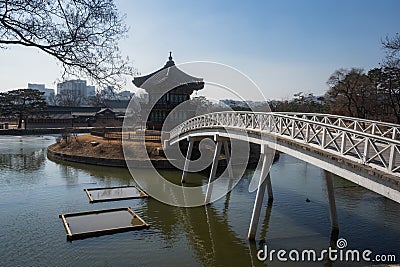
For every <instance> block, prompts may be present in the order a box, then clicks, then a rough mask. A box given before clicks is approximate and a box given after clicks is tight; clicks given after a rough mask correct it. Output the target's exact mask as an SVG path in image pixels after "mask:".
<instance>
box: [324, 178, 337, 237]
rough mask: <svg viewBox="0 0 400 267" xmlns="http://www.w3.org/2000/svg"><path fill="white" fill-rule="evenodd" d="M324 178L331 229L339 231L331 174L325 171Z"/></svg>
mask: <svg viewBox="0 0 400 267" xmlns="http://www.w3.org/2000/svg"><path fill="white" fill-rule="evenodd" d="M325 179H326V191H327V193H328V202H329V214H330V219H331V227H332V231H339V222H338V216H337V211H336V201H335V192H334V190H333V174H332V173H330V172H328V171H326V172H325Z"/></svg>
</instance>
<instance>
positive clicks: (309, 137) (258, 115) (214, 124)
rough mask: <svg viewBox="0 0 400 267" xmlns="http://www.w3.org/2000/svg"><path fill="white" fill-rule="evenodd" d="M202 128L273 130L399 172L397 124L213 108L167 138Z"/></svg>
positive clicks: (359, 160) (270, 131)
mask: <svg viewBox="0 0 400 267" xmlns="http://www.w3.org/2000/svg"><path fill="white" fill-rule="evenodd" d="M206 128H226V129H238V130H246V131H252V132H259V133H266V134H273V135H275V136H277V137H280V138H284V139H289V140H291V141H293V142H296V143H306V144H308V145H310V146H312V147H316V148H319V149H323V150H325V151H327V152H330V153H333V154H337V155H340V156H342V157H345V158H348V159H351V160H354V161H356V162H357V163H361V164H364V165H369V166H371V167H374V168H378V169H381V170H383V171H385V172H388V173H391V174H394V173H396V174H398V173H399V172H400V140H399V139H400V125H397V124H390V123H383V122H376V121H370V120H362V119H357V118H350V117H344V116H336V115H328V114H313V113H274V112H269V113H263V112H241V111H239V112H234V111H227V112H215V113H209V114H204V115H200V116H197V117H194V118H191V119H189V120H187V121H185V122H183V123H181V124H180V125H178V126H177V127H175V128H174V129H173V130H172V131H171V132H170V139H173V138H177V137H179V135H181V134H183V133H186V132H188V131H192V130H197V129H206Z"/></svg>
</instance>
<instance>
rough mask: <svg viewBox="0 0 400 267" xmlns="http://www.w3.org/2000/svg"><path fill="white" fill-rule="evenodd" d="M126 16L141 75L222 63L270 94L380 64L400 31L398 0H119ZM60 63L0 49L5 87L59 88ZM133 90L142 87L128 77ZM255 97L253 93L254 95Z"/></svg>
mask: <svg viewBox="0 0 400 267" xmlns="http://www.w3.org/2000/svg"><path fill="white" fill-rule="evenodd" d="M117 5H118V7H119V8H120V10H121V12H123V13H125V14H126V16H127V24H128V26H130V32H129V38H128V39H126V40H124V41H123V42H122V43H121V49H122V52H123V54H124V55H127V56H129V57H130V58H131V60H132V62H133V65H134V66H135V67H136V68H137V70H138V71H139V72H140V73H142V74H147V73H149V72H152V71H154V70H156V69H158V68H160V67H162V66H163V65H164V64H165V62H166V60H167V57H168V52H169V51H172V52H173V57H174V60H175V62H176V63H177V64H179V63H184V62H188V61H215V62H219V63H223V64H227V65H230V66H232V67H234V68H237V69H238V70H240V71H242V72H243V73H245V74H246V75H248V76H249V77H250V78H252V79H253V80H254V81H255V82H256V83H257V84H258V86H259V87H260V88H261V90H262V91H263V92H264V94H265V95H266V97H267V98H268V99H282V98H290V97H292V96H293V94H294V93H296V92H300V91H303V92H312V93H314V94H316V95H320V94H323V93H324V92H325V90H326V89H327V85H326V81H327V80H328V78H329V76H330V74H332V73H333V72H334V71H335V70H336V69H338V68H351V67H361V68H365V69H369V68H373V67H377V66H378V63H379V62H380V61H381V60H382V58H383V57H384V51H383V50H382V47H381V39H383V38H385V36H387V35H389V36H393V35H394V34H395V33H397V32H399V31H400V16H399V10H400V1H398V0H393V1H389V0H382V1H368V0H357V1H356V0H347V1H342V0H332V1H322V0H307V1H306V0H303V1H294V0H292V1H281V0H279V1H278V0H277V1H215V0H205V1H188V0H179V1H174V0H171V1H161V0H160V1H127V0H125V1H122V0H121V1H117ZM58 78H60V68H59V67H58V66H57V64H56V61H55V60H54V59H53V58H51V57H50V56H47V55H46V54H43V53H41V52H39V51H37V50H35V49H32V48H21V47H11V48H10V49H8V50H0V89H1V90H4V89H14V88H24V87H26V86H27V83H28V82H31V83H46V86H47V87H49V88H55V87H56V85H55V83H56V82H57V79H58ZM126 88H127V89H129V90H134V89H135V87H134V86H133V85H132V83H131V82H130V81H128V83H127V85H126ZM248 98H249V99H251V98H252V96H251V95H250V96H248Z"/></svg>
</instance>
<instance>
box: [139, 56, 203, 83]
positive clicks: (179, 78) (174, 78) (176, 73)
mask: <svg viewBox="0 0 400 267" xmlns="http://www.w3.org/2000/svg"><path fill="white" fill-rule="evenodd" d="M168 59H169V60H168V61H167V63H165V65H164V67H162V68H161V69H159V70H157V71H155V72H153V73H150V74H148V75H145V76H140V77H135V78H134V79H133V84H134V85H135V86H136V87H138V88H143V89H145V90H146V91H148V90H150V91H151V90H152V89H155V88H160V87H162V88H175V87H178V86H181V85H188V84H189V85H191V84H193V85H196V86H194V87H193V89H194V90H199V89H202V88H203V87H204V82H203V79H202V78H197V77H194V76H191V75H189V74H187V73H185V72H183V71H182V70H180V69H179V68H178V67H176V66H175V62H174V61H173V60H172V56H171V52H170V56H169V58H168ZM150 78H151V79H150Z"/></svg>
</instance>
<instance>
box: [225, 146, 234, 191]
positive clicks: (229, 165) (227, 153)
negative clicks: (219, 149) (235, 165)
mask: <svg viewBox="0 0 400 267" xmlns="http://www.w3.org/2000/svg"><path fill="white" fill-rule="evenodd" d="M224 153H225V161H226V168H227V170H228V174H229V183H228V192H230V191H231V190H232V185H233V169H232V161H231V152H230V151H229V144H228V141H224Z"/></svg>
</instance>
